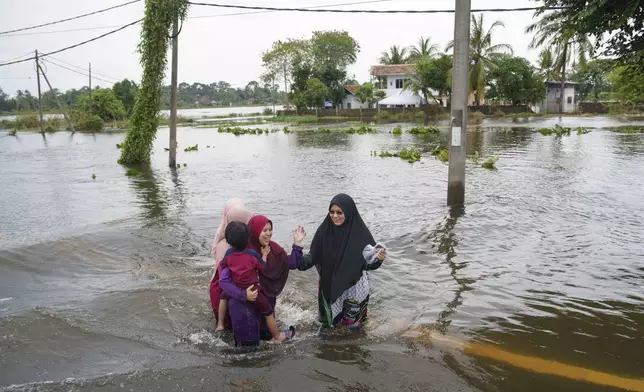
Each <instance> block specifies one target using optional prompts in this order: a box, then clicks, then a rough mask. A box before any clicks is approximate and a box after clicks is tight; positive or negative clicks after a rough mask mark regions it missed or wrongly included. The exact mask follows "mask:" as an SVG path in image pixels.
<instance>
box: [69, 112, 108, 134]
mask: <svg viewBox="0 0 644 392" xmlns="http://www.w3.org/2000/svg"><path fill="white" fill-rule="evenodd" d="M104 126H105V124H104V123H103V120H101V118H100V117H99V116H97V115H94V114H92V115H87V116H84V117H81V118H80V119H79V120H78V122H74V128H75V129H76V130H77V131H90V132H96V131H102V130H103V127H104Z"/></svg>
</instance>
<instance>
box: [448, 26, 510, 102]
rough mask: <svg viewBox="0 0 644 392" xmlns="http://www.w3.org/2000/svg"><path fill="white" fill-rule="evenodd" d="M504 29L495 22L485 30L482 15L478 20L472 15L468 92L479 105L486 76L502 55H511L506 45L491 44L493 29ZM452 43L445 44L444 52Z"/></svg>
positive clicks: (483, 91) (494, 67) (449, 48)
mask: <svg viewBox="0 0 644 392" xmlns="http://www.w3.org/2000/svg"><path fill="white" fill-rule="evenodd" d="M498 27H505V24H503V22H501V21H499V20H497V21H495V22H494V23H492V25H491V26H490V28H489V29H487V30H485V27H484V20H483V14H480V15H479V16H478V18H477V17H476V15H472V21H471V28H470V30H471V31H470V74H469V83H470V91H471V92H476V101H477V103H480V102H482V101H483V98H484V97H485V84H486V82H487V75H488V73H490V72H491V71H492V70H494V69H496V68H497V62H498V60H499V58H500V56H501V55H502V54H504V53H506V52H507V53H510V54H512V47H511V46H510V45H508V44H492V33H493V31H494V29H495V28H498ZM453 47H454V41H450V42H449V43H448V44H447V47H446V48H445V50H451V49H452V48H453Z"/></svg>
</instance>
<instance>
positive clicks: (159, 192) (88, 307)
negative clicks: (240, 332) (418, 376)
mask: <svg viewBox="0 0 644 392" xmlns="http://www.w3.org/2000/svg"><path fill="white" fill-rule="evenodd" d="M556 121H557V119H545V118H544V119H535V120H525V119H521V120H520V121H519V122H515V120H512V119H499V120H494V121H490V120H484V121H483V122H482V123H481V124H480V126H479V127H473V128H472V130H471V131H470V132H468V135H467V138H468V155H472V154H473V153H474V151H479V154H480V155H481V157H482V159H484V158H485V157H486V156H490V155H493V154H497V153H498V154H499V156H500V160H499V161H498V162H497V166H498V170H497V171H488V170H485V169H482V168H480V167H475V166H474V165H473V164H471V163H469V164H468V167H467V188H466V191H467V194H466V208H465V209H462V208H459V209H453V208H452V209H448V208H446V207H445V191H446V178H447V165H446V164H445V163H442V162H439V161H438V160H436V159H435V158H434V157H433V156H431V154H430V153H429V151H431V150H432V149H433V148H434V147H435V146H436V145H442V146H445V145H446V143H447V132H446V130H447V128H446V127H444V126H442V128H441V133H440V134H437V135H433V134H432V135H419V136H414V135H410V134H407V133H405V134H403V135H402V136H393V135H391V134H389V130H390V129H391V126H390V125H387V124H385V125H382V126H378V127H379V128H378V129H380V130H381V133H380V134H369V135H347V134H342V133H331V134H326V135H324V134H298V133H293V134H284V133H281V132H280V133H274V134H269V135H243V136H234V135H229V134H219V133H218V132H216V130H212V129H203V128H198V129H196V128H193V129H189V128H183V129H180V130H179V144H180V145H181V146H183V145H184V144H185V145H186V146H187V145H194V144H197V143H198V144H199V145H200V147H201V146H206V145H210V146H211V148H204V147H201V148H200V150H199V151H198V152H192V153H184V152H182V149H180V151H179V153H178V161H179V162H181V163H182V166H181V168H178V169H177V168H172V169H171V168H168V167H167V155H166V154H167V153H166V152H165V151H164V150H163V148H164V147H166V146H167V138H168V135H167V132H168V131H167V129H161V130H159V138H158V140H157V141H156V143H155V146H154V155H153V159H152V162H151V164H150V165H149V166H148V167H140V168H138V169H139V170H140V171H141V172H142V173H141V175H139V176H135V177H127V176H125V171H126V168H124V167H122V166H120V165H117V164H116V160H117V159H118V155H119V150H118V149H117V148H116V147H115V144H116V143H120V142H122V140H123V138H124V135H123V134H95V135H89V134H82V133H76V134H74V135H73V136H71V134H69V133H63V132H61V133H53V134H47V135H46V136H41V135H39V134H29V133H19V134H18V135H17V136H16V137H8V136H0V175H1V176H2V181H3V183H2V185H3V207H2V208H1V209H0V221H1V222H2V223H3V224H2V225H0V329H1V330H2V333H0V345H2V352H1V354H0V368H2V369H6V371H5V372H3V373H2V374H0V386H6V385H9V384H12V383H25V382H32V381H37V382H42V381H46V380H64V379H65V378H67V377H89V378H90V379H91V380H93V379H94V378H95V377H99V376H101V375H106V374H107V373H110V372H113V373H124V372H128V371H139V370H144V369H167V368H171V369H177V368H180V367H181V366H192V365H197V364H201V363H203V362H208V363H213V362H214V363H217V364H221V365H224V366H226V367H229V368H241V367H245V368H248V369H250V368H266V369H272V368H275V367H279V366H281V364H282V361H283V360H284V359H285V358H287V359H288V360H291V359H294V358H296V359H297V361H298V362H301V363H302V365H301V366H302V367H306V366H307V364H311V365H310V366H312V367H315V366H317V365H312V364H319V363H320V362H324V363H329V364H331V363H333V364H336V365H337V364H342V366H346V367H351V366H353V368H351V369H354V370H355V369H357V370H360V371H369V372H372V373H373V372H376V371H377V372H378V373H379V374H380V373H385V374H391V375H396V374H397V375H400V374H406V373H404V372H405V370H404V369H405V368H406V367H407V366H408V365H409V364H408V363H407V362H405V361H406V360H408V359H409V358H413V359H412V360H413V361H414V363H416V364H418V363H420V364H422V365H423V366H425V365H427V366H429V363H430V362H429V361H432V362H438V363H442V364H443V365H445V366H447V367H449V368H450V369H452V370H453V371H454V372H456V373H457V374H459V375H460V376H461V377H463V379H465V380H467V381H468V382H470V383H472V384H473V385H475V386H476V387H477V388H479V389H481V390H485V391H497V390H499V391H542V390H546V389H551V390H569V391H582V390H583V391H592V390H597V391H599V390H606V388H607V386H602V385H600V384H597V383H593V381H592V380H591V381H590V382H582V381H575V380H572V379H569V378H566V377H560V376H557V375H554V374H545V373H543V372H540V370H539V369H537V366H541V365H544V364H545V365H544V366H546V368H547V367H548V366H550V365H548V363H549V362H548V363H545V362H538V361H537V362H531V361H533V360H532V359H533V358H536V359H539V360H547V361H555V362H557V363H561V364H565V365H567V366H571V368H570V369H591V370H594V371H597V372H600V373H601V374H603V376H601V377H603V378H602V379H607V378H606V377H607V376H606V375H614V376H615V377H621V379H624V378H629V379H641V378H643V377H644V372H642V369H644V363H642V361H643V360H644V357H643V356H642V355H641V353H642V352H644V339H643V334H642V331H643V330H644V316H642V315H643V314H644V295H642V290H641V287H642V286H641V282H642V281H643V280H644V248H642V243H644V224H643V223H642V222H644V199H642V197H641V195H642V190H643V189H644V177H643V176H642V171H641V167H643V165H644V135H639V134H629V135H625V134H619V133H614V132H609V131H606V130H602V129H599V128H600V127H611V126H616V125H621V123H620V121H619V120H615V119H589V118H580V119H571V118H564V119H562V121H563V123H564V125H566V126H589V127H593V128H594V129H593V131H592V132H591V133H589V134H586V135H576V134H573V135H571V136H569V137H563V138H554V137H545V136H542V135H540V134H538V133H535V132H533V130H532V129H528V128H526V127H522V126H521V125H522V124H525V125H529V126H530V127H535V128H536V127H542V126H552V125H553V124H554V123H556ZM282 126H283V125H275V126H274V127H279V128H281V127H282ZM374 126H375V125H374ZM411 126H412V124H406V125H405V126H404V127H405V128H406V129H407V128H409V127H411ZM272 127H273V126H271V125H269V128H272ZM410 145H413V146H416V147H417V148H419V149H420V150H421V151H423V152H424V153H423V159H422V161H421V162H419V163H416V164H413V165H411V164H409V163H407V162H404V161H402V160H400V159H394V158H390V159H383V158H379V157H373V156H371V154H370V152H371V151H374V150H376V151H381V150H389V151H396V150H399V149H400V148H402V146H410ZM183 163H186V164H187V166H185V167H184V166H183ZM92 174H96V179H92ZM338 192H347V193H349V194H351V195H353V196H354V197H355V198H356V201H357V203H358V206H359V208H360V211H361V215H363V218H364V219H365V220H366V221H367V222H368V224H369V227H370V229H371V231H372V232H373V234H374V236H375V237H376V238H378V239H379V240H381V241H383V242H384V243H386V244H387V245H388V247H389V249H390V258H389V259H388V260H387V262H386V263H385V264H384V265H383V267H382V268H380V269H379V270H377V271H374V272H372V273H370V276H369V278H370V282H371V286H372V290H373V295H372V300H371V302H370V309H369V314H370V322H369V323H368V325H367V327H366V329H365V330H364V331H362V332H361V333H359V334H346V335H345V334H342V333H340V332H338V333H335V334H332V335H331V336H328V335H325V334H321V335H320V334H318V329H319V325H318V324H317V323H316V322H315V320H316V312H317V301H316V292H317V279H318V277H317V275H316V273H315V271H308V272H306V273H302V272H297V271H296V272H293V273H292V274H291V275H290V278H289V283H288V284H287V287H286V289H285V291H284V294H283V295H282V296H281V297H280V299H279V301H278V307H277V310H276V313H277V315H278V316H277V317H278V320H279V321H280V323H282V324H286V325H288V324H296V325H297V326H298V336H299V340H298V339H296V340H295V341H294V342H293V343H292V344H288V345H284V346H283V347H280V348H277V347H269V346H263V347H262V348H260V349H259V350H253V351H249V352H243V351H239V350H237V349H235V348H232V347H230V337H229V336H226V335H223V336H220V335H217V334H215V333H214V331H213V326H212V321H213V317H212V311H211V309H210V305H209V303H208V297H207V286H208V281H209V279H210V276H211V271H212V269H211V267H212V261H211V260H210V257H209V254H210V246H211V241H212V238H213V236H214V232H215V230H216V227H217V226H218V224H219V219H220V218H221V216H220V214H221V209H222V206H223V205H224V203H225V201H226V200H227V199H228V198H231V197H240V198H243V199H244V200H245V201H246V204H247V205H248V207H249V208H250V209H252V210H253V211H256V212H259V213H264V214H267V215H269V216H270V218H271V219H272V220H273V221H274V222H275V223H276V224H275V240H276V241H277V242H279V243H280V244H281V245H283V246H284V247H285V248H289V244H290V241H291V231H292V230H293V228H295V227H296V226H297V225H298V224H303V225H304V226H305V227H306V228H307V231H308V233H309V238H308V241H310V240H311V237H312V235H313V233H314V231H315V228H316V227H317V225H318V224H319V222H320V221H321V220H322V218H323V217H324V215H325V213H326V212H325V211H326V208H327V203H328V200H330V199H331V197H332V196H333V195H334V194H336V193H338ZM408 330H420V331H421V332H422V333H421V336H420V338H419V339H420V343H423V344H420V343H418V344H415V345H414V344H413V343H410V344H409V347H410V348H412V350H410V351H409V352H408V353H407V355H402V356H395V355H393V354H392V353H400V352H404V351H405V348H404V347H403V346H402V345H401V344H400V341H399V340H398V339H397V338H398V337H399V336H400V335H402V334H404V333H405V331H408ZM423 339H424V340H423ZM374 341H375V342H378V344H380V343H382V344H383V345H384V347H385V348H382V347H383V346H378V347H380V348H378V347H376V346H377V344H374ZM482 344H485V345H489V346H491V347H492V348H494V349H497V350H502V353H499V352H498V351H490V350H488V351H485V350H483V349H481V350H478V351H477V350H476V348H477V347H478V348H480V347H483V346H480V345H482ZM420 347H423V350H424V351H423V350H421V349H420ZM508 353H509V354H508ZM36 361H37V362H36ZM316 361H317V362H316ZM424 361H427V362H426V363H425V362H424ZM512 361H515V362H514V363H513V362H512ZM382 363H386V366H384V365H382V367H380V366H381V364H382ZM530 363H532V364H533V365H534V364H536V365H534V366H532V365H530V366H532V367H530V366H528V365H526V364H530ZM376 364H378V365H377V366H376ZM539 364H541V365H539ZM561 366H563V365H561ZM374 369H376V370H374ZM576 371H577V370H571V372H573V373H574V372H576ZM551 373H552V372H551ZM326 374H330V373H326ZM555 374H556V373H555ZM106 377H108V378H109V377H111V376H106ZM285 377H286V376H285ZM320 377H321V376H320ZM322 378H324V377H322ZM91 380H90V381H88V385H92V382H93V381H91ZM311 380H313V381H311V382H314V383H321V384H315V385H317V386H320V385H325V384H324V383H327V382H330V381H329V380H328V379H325V380H321V379H313V378H312V379H311ZM392 380H393V378H392ZM101 382H102V381H101ZM150 382H151V381H150ZM143 383H144V384H145V381H144V382H143ZM604 385H618V384H615V383H613V384H604ZM383 386H384V389H392V390H394V389H395V388H397V384H396V385H394V384H393V381H391V384H387V381H386V380H385V381H384V384H383ZM52 388H53V387H52Z"/></svg>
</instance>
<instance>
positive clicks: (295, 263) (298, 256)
mask: <svg viewBox="0 0 644 392" xmlns="http://www.w3.org/2000/svg"><path fill="white" fill-rule="evenodd" d="M303 250H304V248H302V247H301V246H297V245H295V244H293V249H292V250H291V254H290V255H288V269H290V270H294V269H298V268H299V267H300V264H302V258H303Z"/></svg>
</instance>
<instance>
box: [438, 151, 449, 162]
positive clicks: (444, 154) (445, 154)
mask: <svg viewBox="0 0 644 392" xmlns="http://www.w3.org/2000/svg"><path fill="white" fill-rule="evenodd" d="M436 157H438V160H439V161H441V162H448V161H449V150H447V149H445V148H441V149H440V150H439V151H438V154H436Z"/></svg>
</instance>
